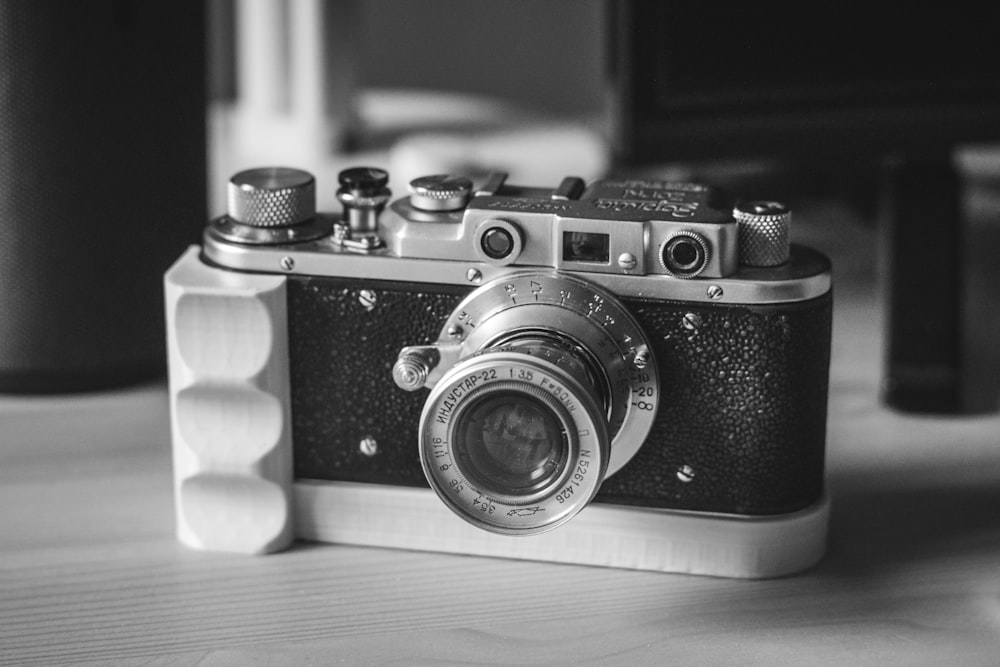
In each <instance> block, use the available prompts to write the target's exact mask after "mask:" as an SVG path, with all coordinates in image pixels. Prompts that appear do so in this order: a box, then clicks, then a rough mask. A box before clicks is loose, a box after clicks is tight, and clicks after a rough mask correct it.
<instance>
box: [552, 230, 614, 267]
mask: <svg viewBox="0 0 1000 667" xmlns="http://www.w3.org/2000/svg"><path fill="white" fill-rule="evenodd" d="M610 247H611V239H610V237H609V236H608V235H607V234H596V233H593V232H563V261H564V262H591V263H594V264H607V263H608V258H609V254H610V253H609V248H610Z"/></svg>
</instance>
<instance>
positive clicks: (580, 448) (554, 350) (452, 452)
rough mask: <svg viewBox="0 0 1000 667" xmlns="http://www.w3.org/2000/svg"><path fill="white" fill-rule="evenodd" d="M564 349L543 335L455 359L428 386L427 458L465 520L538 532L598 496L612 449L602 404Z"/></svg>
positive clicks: (423, 455) (423, 449) (423, 445)
mask: <svg viewBox="0 0 1000 667" xmlns="http://www.w3.org/2000/svg"><path fill="white" fill-rule="evenodd" d="M542 348H546V349H547V350H548V352H546V351H544V350H543V349H542ZM529 350H530V351H529ZM567 354H569V353H568V352H567V351H566V350H564V349H559V348H558V346H551V347H550V346H549V344H548V343H539V342H537V341H532V342H531V343H530V344H528V345H526V346H524V347H523V348H520V349H518V348H517V347H516V346H502V347H498V348H493V349H490V350H487V351H485V352H483V353H481V354H479V355H476V356H473V357H470V358H468V359H465V360H464V361H461V362H459V363H458V364H456V365H455V366H453V367H452V368H451V370H449V371H448V372H447V373H446V374H445V375H444V376H443V377H442V378H441V380H440V382H438V383H437V384H436V385H435V386H434V388H433V389H432V390H431V394H430V396H429V397H428V398H427V403H426V404H425V405H424V412H423V415H422V416H421V429H420V460H421V464H422V466H423V468H424V474H425V475H426V476H427V480H428V482H430V484H431V487H432V488H433V489H434V490H435V491H436V492H437V494H438V496H439V497H440V498H441V499H442V500H443V501H444V502H445V504H446V505H448V507H449V508H450V509H451V510H452V511H454V512H455V513H456V514H458V515H459V516H460V517H462V518H463V519H465V520H466V521H469V522H470V523H472V524H474V525H476V526H478V527H480V528H484V529H486V530H489V531H491V532H495V533H501V534H506V535H532V534H535V533H540V532H543V531H546V530H549V529H550V528H554V527H556V526H558V525H560V524H562V523H563V522H565V521H567V520H569V519H570V518H571V517H572V516H574V515H575V514H576V513H577V512H579V511H580V510H581V509H583V508H584V507H586V506H587V505H588V504H589V503H590V501H591V500H592V499H593V497H594V495H595V494H596V493H597V489H598V487H599V486H600V484H601V482H602V481H603V480H604V475H605V472H606V471H607V466H608V460H609V455H610V446H611V444H610V443H611V439H610V437H609V435H608V429H607V423H606V419H605V408H604V406H603V401H602V400H601V397H600V396H599V395H598V392H597V391H596V390H595V389H594V387H593V386H592V385H590V383H589V382H588V381H587V380H586V378H585V375H584V374H583V373H582V371H581V367H580V366H579V365H578V364H574V363H572V362H570V361H567V362H563V363H561V362H559V359H562V358H563V357H564V356H565V355H567ZM538 355H541V356H538ZM542 356H551V357H552V360H550V359H546V358H541V357H542Z"/></svg>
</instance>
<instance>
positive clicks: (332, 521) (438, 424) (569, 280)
mask: <svg viewBox="0 0 1000 667" xmlns="http://www.w3.org/2000/svg"><path fill="white" fill-rule="evenodd" d="M387 184H388V175H387V174H386V172H384V171H381V170H378V169H372V168H357V169H349V170H346V171H344V172H341V174H340V190H339V191H338V193H337V198H338V199H339V201H340V203H341V205H342V207H343V213H342V214H341V215H336V214H327V213H318V212H317V211H316V203H315V199H316V197H315V181H314V180H313V177H312V176H311V175H310V174H308V173H306V172H303V171H300V170H295V169H285V168H268V169H254V170H249V171H245V172H241V173H239V174H237V175H236V176H234V177H233V179H232V180H231V182H230V184H229V213H228V215H225V216H222V217H220V218H218V219H216V220H213V221H212V222H211V223H210V224H209V225H208V227H207V229H206V232H205V237H204V245H203V246H202V247H200V248H192V249H190V250H189V251H188V252H187V253H186V254H185V255H184V256H183V257H182V258H181V259H180V260H179V261H178V262H177V264H176V265H175V266H174V267H173V268H172V269H171V270H170V271H169V272H168V274H167V276H166V293H167V318H168V327H169V331H168V334H169V351H170V375H171V378H170V380H171V407H172V420H173V424H172V425H173V444H174V468H175V481H176V502H177V517H178V534H179V536H180V538H181V540H182V541H184V542H185V543H187V544H189V545H191V546H194V547H197V548H205V549H219V550H230V551H245V552H266V551H273V550H277V549H280V548H283V547H284V546H286V545H287V544H288V543H289V542H290V541H291V540H292V539H293V538H294V537H296V536H299V537H304V538H308V539H319V540H324V541H331V542H342V543H352V544H367V545H378V546H393V547H401V548H409V549H427V550H440V551H450V552H459V553H474V554H483V555H495V556H507V557H515V558H530V559H541V560H555V561H565V562H576V563H587V564H595V565H609V566H616V567H630V568H639V569H652V570H664V571H682V572H696V573H704V574H716V575H725V576H774V575H779V574H785V573H789V572H793V571H796V570H799V569H802V568H804V567H807V566H809V565H811V564H812V563H814V562H815V561H816V560H818V558H819V557H820V556H821V555H822V553H823V551H824V548H825V540H826V524H827V514H828V502H827V499H826V497H825V495H824V492H823V462H824V442H825V430H826V402H827V380H828V368H829V355H830V323H831V291H830V286H831V277H830V264H829V261H828V260H827V259H826V258H825V257H824V256H823V255H821V254H820V253H818V252H816V251H815V250H812V249H809V248H806V247H801V246H798V245H794V244H790V243H789V240H788V230H789V222H790V215H791V214H790V212H789V210H788V209H787V208H786V207H784V206H783V205H781V204H779V203H776V202H745V203H737V202H734V201H732V200H730V199H728V198H727V196H726V195H725V194H723V193H722V192H720V191H718V190H715V189H712V188H709V187H706V186H702V185H697V184H692V183H680V182H665V181H647V180H627V179H626V180H615V179H608V180H600V181H597V182H595V183H592V184H590V185H586V184H585V183H584V182H582V181H581V180H580V179H577V178H566V179H564V180H563V181H562V182H561V183H560V184H559V185H558V186H557V187H555V188H538V187H520V186H516V185H511V184H509V183H507V179H506V176H505V175H503V174H496V175H493V176H492V177H490V178H489V179H488V180H487V182H485V183H483V184H481V185H479V186H478V187H476V186H475V185H474V184H473V183H472V182H471V181H470V180H468V179H466V178H463V177H460V176H428V177H424V178H419V179H416V180H414V181H413V182H412V183H410V193H409V195H408V196H404V197H402V198H399V199H396V200H395V201H391V195H390V192H389V190H388V188H387ZM428 486H429V487H430V489H428V488H427V487H428ZM449 510H450V511H449ZM453 515H458V516H459V517H461V518H462V519H464V521H460V520H458V519H456V518H455V516H453Z"/></svg>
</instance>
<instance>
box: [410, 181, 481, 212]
mask: <svg viewBox="0 0 1000 667" xmlns="http://www.w3.org/2000/svg"><path fill="white" fill-rule="evenodd" d="M471 196H472V181H470V180H469V179H467V178H465V177H464V176H449V175H447V174H435V175H434V176H421V177H420V178H415V179H413V180H412V181H410V205H411V206H413V208H418V209H420V210H421V211H457V210H458V209H460V208H465V205H466V204H468V203H469V197H471Z"/></svg>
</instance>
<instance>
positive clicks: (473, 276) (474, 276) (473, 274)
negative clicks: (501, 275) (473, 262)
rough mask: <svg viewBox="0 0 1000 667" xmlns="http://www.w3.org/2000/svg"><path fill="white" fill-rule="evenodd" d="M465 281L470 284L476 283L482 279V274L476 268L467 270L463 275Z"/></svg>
mask: <svg viewBox="0 0 1000 667" xmlns="http://www.w3.org/2000/svg"><path fill="white" fill-rule="evenodd" d="M465 279H466V280H468V281H469V282H470V283H478V282H479V281H480V280H482V279H483V272H482V271H480V270H479V269H476V268H472V269H469V270H468V271H467V272H466V274H465Z"/></svg>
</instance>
